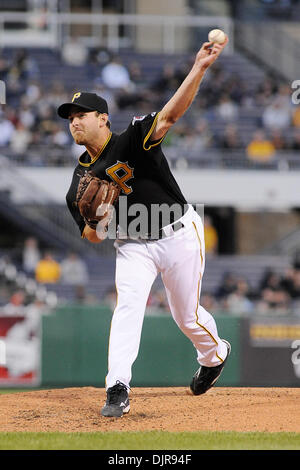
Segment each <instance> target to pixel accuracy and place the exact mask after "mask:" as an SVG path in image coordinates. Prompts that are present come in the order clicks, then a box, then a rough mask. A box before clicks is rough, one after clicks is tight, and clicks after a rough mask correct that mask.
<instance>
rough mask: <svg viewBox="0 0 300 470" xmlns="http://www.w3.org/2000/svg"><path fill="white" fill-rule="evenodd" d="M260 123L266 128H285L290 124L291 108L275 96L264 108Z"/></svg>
mask: <svg viewBox="0 0 300 470" xmlns="http://www.w3.org/2000/svg"><path fill="white" fill-rule="evenodd" d="M262 123H263V126H264V127H265V128H266V129H286V128H287V127H289V125H290V124H291V108H290V107H289V106H286V103H285V101H284V100H283V99H280V98H279V97H277V98H276V99H274V100H273V102H272V103H271V104H269V105H268V106H266V108H265V109H264V111H263V114H262Z"/></svg>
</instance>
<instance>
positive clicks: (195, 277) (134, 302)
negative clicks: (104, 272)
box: [106, 206, 227, 389]
mask: <svg viewBox="0 0 300 470" xmlns="http://www.w3.org/2000/svg"><path fill="white" fill-rule="evenodd" d="M179 220H180V221H181V222H182V223H183V224H184V228H181V229H180V230H178V231H177V232H173V231H172V229H171V228H170V227H169V226H168V227H166V228H164V231H165V232H167V233H168V231H169V234H170V235H169V236H167V237H165V238H163V239H161V240H157V241H144V240H118V241H117V242H116V249H117V257H116V289H117V305H116V308H115V311H114V313H113V317H112V322H111V330H110V338H109V351H108V374H107V376H106V389H107V388H109V387H112V386H113V385H115V383H116V381H117V380H119V381H120V382H123V383H124V384H125V385H127V386H129V384H130V381H131V368H132V364H133V363H134V361H135V359H136V358H137V355H138V350H139V345H140V338H141V332H142V325H143V319H144V314H145V309H146V303H147V300H148V297H149V293H150V290H151V286H152V284H153V282H154V280H155V278H156V277H157V275H158V274H159V273H161V277H162V281H163V283H164V286H165V289H166V294H167V299H168V302H169V306H170V310H171V314H172V316H173V318H174V320H175V322H176V323H177V325H178V327H179V328H180V329H181V330H182V332H183V333H184V334H185V335H186V336H187V337H188V338H189V339H190V340H191V341H192V343H193V345H194V346H195V348H196V351H197V360H198V362H199V364H201V365H204V366H207V367H213V366H216V365H219V364H220V363H221V362H222V361H223V360H224V359H225V357H226V355H227V347H226V345H225V343H224V342H223V341H222V340H221V339H220V338H219V336H218V332H217V326H216V323H215V320H214V318H213V317H212V315H211V314H210V313H209V312H207V311H206V310H205V309H204V308H203V307H201V305H200V303H199V300H200V292H201V281H202V276H203V272H204V265H205V250H204V230H203V224H202V220H201V218H200V216H199V215H198V214H197V212H196V211H195V210H194V208H193V207H192V206H189V209H188V211H187V212H186V213H185V214H184V215H183V217H181V219H179ZM172 232H173V233H172Z"/></svg>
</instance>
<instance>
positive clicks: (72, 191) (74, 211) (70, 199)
mask: <svg viewBox="0 0 300 470" xmlns="http://www.w3.org/2000/svg"><path fill="white" fill-rule="evenodd" d="M75 173H76V170H75V171H74V174H73V178H72V182H71V186H70V188H69V191H68V193H67V195H66V202H67V207H68V209H69V211H70V213H71V215H72V217H73V219H74V220H75V222H76V224H77V225H78V228H79V230H80V234H81V235H82V233H83V230H84V228H85V222H84V219H83V217H82V215H81V214H80V212H79V210H78V208H77V207H76V206H75V204H74V203H75V201H76V193H77V185H78V184H77V182H76V174H75Z"/></svg>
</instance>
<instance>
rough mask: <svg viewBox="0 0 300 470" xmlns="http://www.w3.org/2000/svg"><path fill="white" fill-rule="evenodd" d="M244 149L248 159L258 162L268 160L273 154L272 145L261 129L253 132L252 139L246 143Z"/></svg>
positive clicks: (273, 148) (271, 158)
mask: <svg viewBox="0 0 300 470" xmlns="http://www.w3.org/2000/svg"><path fill="white" fill-rule="evenodd" d="M246 151H247V157H248V158H249V160H252V161H254V162H258V163H266V162H270V161H272V160H273V157H274V155H275V147H274V145H273V144H272V142H271V141H270V140H269V139H268V138H267V137H266V134H265V133H264V131H263V130H261V129H258V130H256V131H255V132H254V134H253V136H252V140H251V141H250V142H249V144H248V145H247V148H246Z"/></svg>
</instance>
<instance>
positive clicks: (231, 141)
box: [218, 123, 243, 150]
mask: <svg viewBox="0 0 300 470" xmlns="http://www.w3.org/2000/svg"><path fill="white" fill-rule="evenodd" d="M218 146H219V147H221V148H223V149H226V150H236V149H240V148H242V147H243V142H242V140H241V138H240V135H239V132H238V128H237V126H236V125H235V124H233V123H230V124H227V125H226V127H225V129H224V133H222V136H221V138H220V139H219V140H218Z"/></svg>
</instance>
